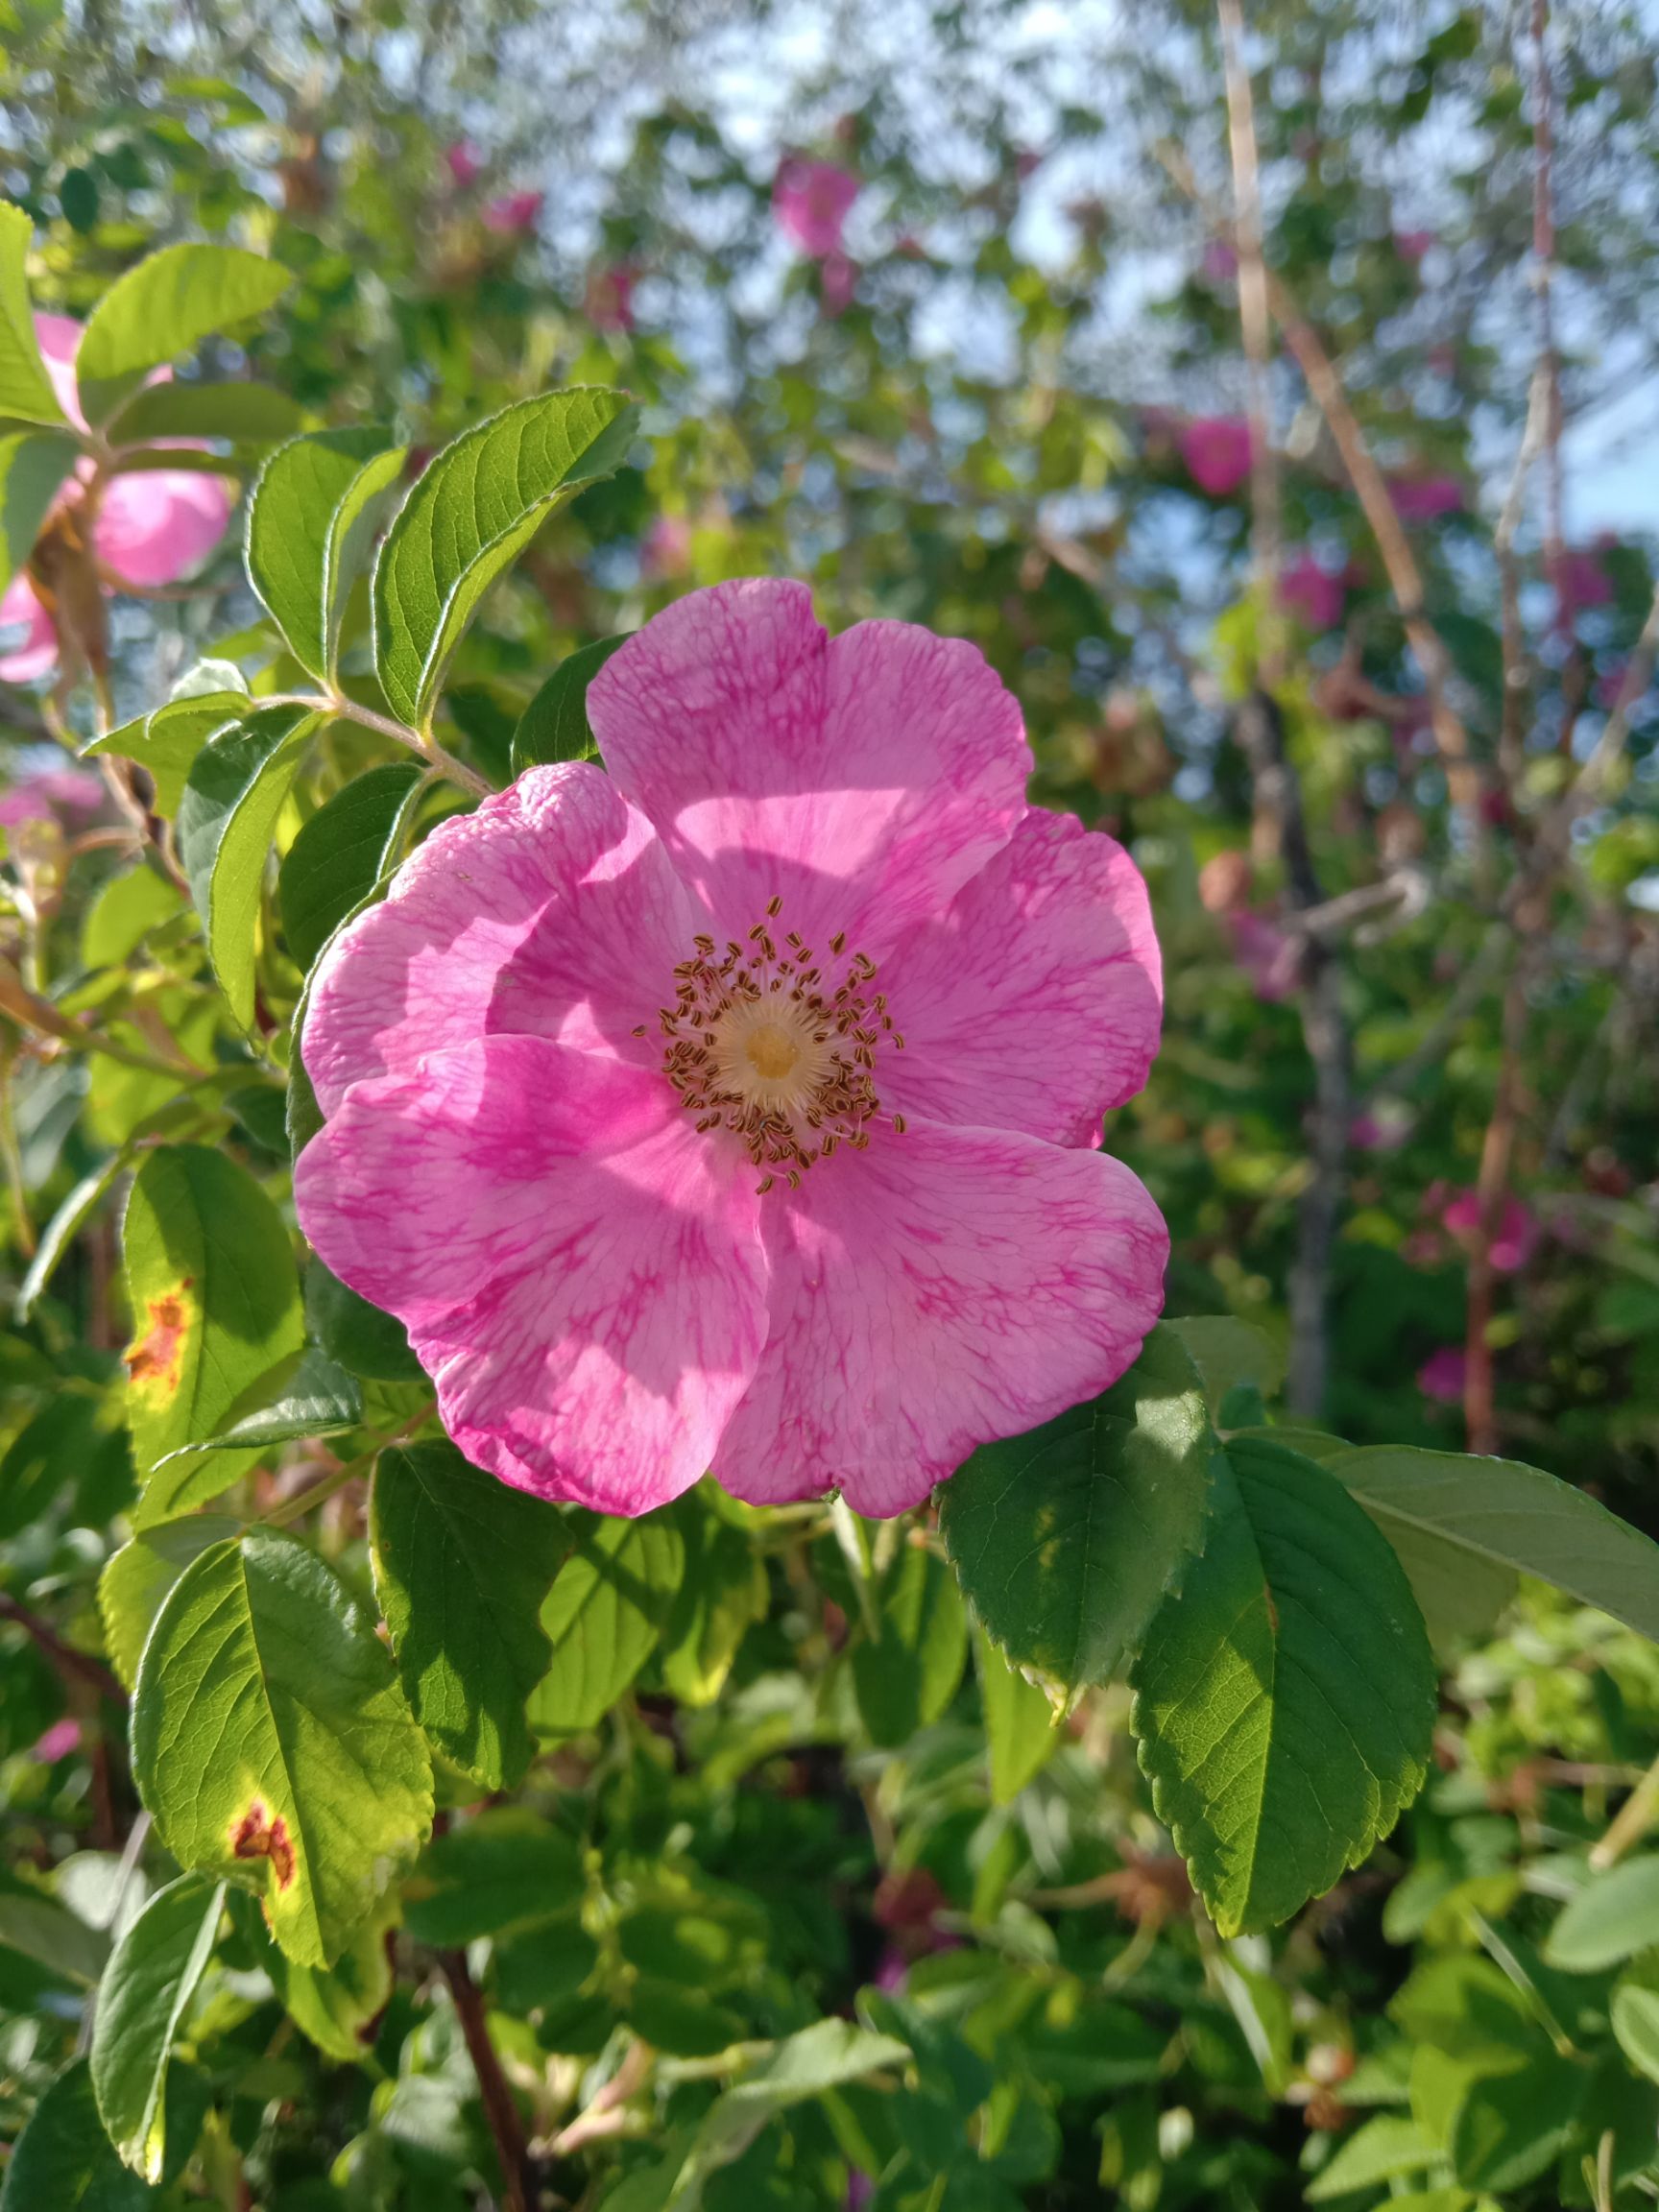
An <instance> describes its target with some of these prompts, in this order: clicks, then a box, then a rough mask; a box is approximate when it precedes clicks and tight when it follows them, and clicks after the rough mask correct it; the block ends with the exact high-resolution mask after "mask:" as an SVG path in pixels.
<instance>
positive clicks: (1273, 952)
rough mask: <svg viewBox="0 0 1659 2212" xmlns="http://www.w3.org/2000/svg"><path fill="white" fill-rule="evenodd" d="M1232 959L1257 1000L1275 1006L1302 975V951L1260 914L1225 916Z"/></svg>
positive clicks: (1290, 938) (1283, 932)
mask: <svg viewBox="0 0 1659 2212" xmlns="http://www.w3.org/2000/svg"><path fill="white" fill-rule="evenodd" d="M1226 920H1227V930H1228V934H1229V935H1230V936H1231V938H1232V940H1233V957H1234V959H1235V960H1237V961H1238V965H1239V967H1240V968H1242V969H1243V971H1244V973H1245V974H1246V975H1248V976H1249V978H1250V986H1251V989H1252V990H1253V991H1254V992H1255V994H1256V996H1257V998H1260V999H1262V1002H1263V1003H1264V1004H1266V1005H1269V1006H1276V1005H1278V1004H1279V1003H1280V1001H1281V1000H1282V999H1286V998H1289V997H1290V996H1291V994H1292V993H1293V992H1294V991H1295V989H1296V985H1297V982H1298V980H1299V979H1300V976H1301V973H1302V948H1301V946H1300V945H1299V944H1298V943H1297V941H1296V939H1295V938H1294V937H1287V936H1286V933H1285V931H1284V930H1283V929H1281V928H1280V927H1279V926H1278V925H1277V924H1276V923H1273V922H1269V921H1267V920H1266V918H1265V917H1264V916H1262V915H1261V914H1229V915H1228V916H1227V918H1226Z"/></svg>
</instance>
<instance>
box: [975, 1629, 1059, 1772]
mask: <svg viewBox="0 0 1659 2212" xmlns="http://www.w3.org/2000/svg"><path fill="white" fill-rule="evenodd" d="M974 1659H975V1661H976V1662H977V1665H978V1669H979V1695H980V1699H981V1702H982V1703H983V1705H984V1708H985V1743H986V1747H987V1749H988V1750H989V1752H990V1755H991V1797H992V1802H993V1803H994V1804H998V1805H1011V1804H1012V1803H1013V1802H1014V1800H1015V1798H1016V1797H1018V1796H1019V1794H1020V1792H1021V1791H1022V1790H1023V1789H1024V1787H1025V1785H1026V1783H1027V1782H1030V1781H1032V1780H1034V1779H1035V1777H1036V1776H1037V1775H1038V1774H1040V1773H1041V1772H1042V1770H1043V1768H1044V1767H1046V1766H1047V1764H1048V1762H1049V1760H1050V1759H1051V1758H1052V1757H1053V1755H1054V1752H1055V1749H1056V1747H1057V1746H1058V1744H1059V1742H1060V1731H1059V1729H1058V1728H1057V1727H1056V1726H1055V1724H1054V1723H1055V1713H1054V1707H1053V1706H1052V1704H1051V1703H1050V1702H1049V1700H1048V1698H1047V1697H1046V1695H1045V1694H1044V1693H1043V1692H1042V1691H1041V1690H1039V1689H1038V1688H1037V1686H1036V1685H1035V1683H1032V1682H1028V1681H1027V1680H1026V1679H1025V1677H1024V1675H1023V1674H1022V1673H1021V1671H1020V1670H1019V1668H1018V1667H1016V1666H1014V1665H1013V1664H1012V1662H1011V1661H1009V1660H1008V1659H1006V1658H1004V1657H1003V1655H1002V1653H1001V1651H1000V1650H999V1649H998V1647H997V1646H996V1645H995V1644H993V1643H992V1641H991V1639H990V1637H989V1636H987V1635H986V1633H985V1631H984V1630H983V1629H982V1628H980V1629H976V1630H975V1632H974Z"/></svg>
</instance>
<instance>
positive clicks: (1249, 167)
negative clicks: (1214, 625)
mask: <svg viewBox="0 0 1659 2212" xmlns="http://www.w3.org/2000/svg"><path fill="white" fill-rule="evenodd" d="M1218 12H1219V15H1220V21H1221V51H1222V56H1223V59H1224V61H1225V65H1226V77H1227V130H1228V143H1229V148H1230V151H1231V155H1232V160H1233V210H1234V252H1235V254H1236V255H1237V258H1238V322H1239V326H1240V329H1241V332H1242V335H1243V339H1244V358H1245V361H1246V362H1247V363H1248V365H1249V387H1248V388H1249V395H1250V397H1249V416H1250V507H1251V554H1252V559H1253V562H1254V565H1255V570H1256V589H1257V593H1258V596H1259V598H1260V600H1261V608H1260V612H1259V616H1258V619H1259V620H1260V622H1261V624H1262V654H1261V664H1262V682H1263V683H1264V684H1265V685H1267V687H1268V688H1269V690H1271V689H1272V688H1273V687H1274V685H1276V684H1277V683H1278V682H1279V679H1280V676H1281V675H1282V673H1283V661H1284V631H1285V624H1284V620H1283V617H1282V614H1281V612H1280V607H1279V559H1280V546H1281V539H1282V527H1281V521H1280V502H1279V467H1278V461H1277V458H1276V456H1275V454H1274V451H1273V415H1272V391H1271V387H1270V384H1269V381H1268V378H1269V373H1270V369H1271V350H1272V323H1271V319H1270V317H1269V315H1268V311H1267V266H1266V262H1265V261H1264V259H1263V257H1262V180H1261V164H1260V161H1259V159H1258V156H1257V148H1256V111H1255V105H1254V102H1253V100H1252V97H1251V91H1250V72H1249V70H1248V68H1247V67H1246V66H1245V63H1244V53H1243V46H1244V23H1243V17H1242V14H1241V12H1240V10H1239V5H1238V0H1218Z"/></svg>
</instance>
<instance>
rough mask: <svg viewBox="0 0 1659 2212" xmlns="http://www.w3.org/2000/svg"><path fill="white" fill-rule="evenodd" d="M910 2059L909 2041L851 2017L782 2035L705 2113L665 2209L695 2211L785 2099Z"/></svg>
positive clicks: (793, 2100) (816, 2093) (820, 2092)
mask: <svg viewBox="0 0 1659 2212" xmlns="http://www.w3.org/2000/svg"><path fill="white" fill-rule="evenodd" d="M909 2062H910V2050H909V2046H908V2045H907V2044H904V2043H901V2042H900V2041H899V2040H898V2038H897V2037H896V2036H893V2035H878V2034H875V2033H873V2032H872V2031H871V2030H869V2029H868V2028H859V2027H855V2026H854V2023H853V2022H852V2021H851V2020H815V2021H814V2022H813V2023H812V2025H811V2027H810V2028H803V2029H801V2030H800V2031H799V2032H798V2033H796V2034H794V2035H786V2036H785V2037H784V2038H783V2040H782V2042H781V2043H780V2044H778V2045H777V2046H776V2047H775V2049H774V2050H773V2051H772V2052H771V2054H770V2055H769V2056H767V2057H765V2058H763V2059H761V2060H760V2062H759V2064H758V2065H757V2066H755V2067H753V2068H752V2069H751V2070H750V2072H749V2073H748V2074H747V2075H745V2076H744V2077H743V2079H742V2080H739V2081H738V2082H736V2083H735V2084H734V2086H733V2087H732V2088H730V2089H727V2090H724V2091H723V2092H722V2093H721V2094H720V2095H719V2096H718V2097H716V2098H715V2100H714V2102H713V2104H710V2105H709V2109H708V2111H707V2112H705V2113H704V2115H703V2118H702V2121H701V2122H700V2123H699V2126H698V2128H697V2133H696V2135H695V2137H694V2138H693V2140H692V2144H691V2149H690V2152H689V2153H688V2155H687V2156H686V2158H685V2162H684V2164H683V2165H682V2166H681V2168H680V2172H679V2174H678V2176H677V2177H676V2179H675V2182H674V2187H673V2192H672V2194H671V2195H670V2197H669V2199H668V2205H669V2212H695V2207H696V2206H698V2205H699V2204H701V2202H702V2201H703V2192H704V2190H705V2188H706V2186H707V2185H708V2182H709V2178H710V2176H712V2175H714V2174H715V2173H716V2172H718V2170H719V2169H720V2168H721V2167H722V2166H729V2165H730V2164H731V2163H732V2162H733V2159H735V2158H740V2157H741V2156H742V2154H743V2152H745V2151H747V2150H748V2148H749V2146H750V2144H751V2143H753V2142H754V2140H755V2138H756V2136H757V2135H758V2134H759V2132H760V2130H761V2128H764V2127H765V2126H766V2124H767V2122H768V2121H769V2120H772V2119H774V2118H775V2117H776V2116H777V2114H779V2113H780V2112H783V2111H787V2109H788V2108H789V2106H790V2105H792V2104H802V2103H803V2102H804V2101H805V2099H807V2098H809V2097H822V2096H824V2095H825V2094H826V2093H827V2092H828V2091H829V2090H831V2089H839V2088H843V2087H845V2086H846V2084H847V2083H848V2082H850V2081H863V2080H868V2078H869V2077H870V2076H871V2075H872V2074H878V2073H881V2072H883V2071H885V2070H886V2069H888V2068H890V2067H896V2066H904V2065H908V2064H909Z"/></svg>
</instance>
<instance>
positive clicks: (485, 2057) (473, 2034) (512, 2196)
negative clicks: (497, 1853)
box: [438, 1951, 537, 2212]
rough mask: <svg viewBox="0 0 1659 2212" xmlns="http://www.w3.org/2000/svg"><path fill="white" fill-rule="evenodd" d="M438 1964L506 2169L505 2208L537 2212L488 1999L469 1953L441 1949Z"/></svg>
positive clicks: (530, 2172)
mask: <svg viewBox="0 0 1659 2212" xmlns="http://www.w3.org/2000/svg"><path fill="white" fill-rule="evenodd" d="M438 1962H439V1964H440V1965H441V1966H442V1967H443V1969H444V1979H445V1981H446V1982H447V1983H448V1984H449V1994H450V1996H451V1997H452V1998H453V1999H454V2001H455V2016H456V2018H457V2019H458V2020H459V2021H460V2023H461V2032H462V2035H463V2036H464V2037H465V2038H466V2043H467V2055H468V2056H469V2058H470V2059H471V2061H472V2071H473V2073H474V2074H475V2075H476V2076H477V2077H478V2095H479V2099H480V2101H481V2103H482V2104H483V2106H484V2117H485V2119H486V2121H487V2122H488V2123H489V2127H490V2135H491V2139H492V2141H493V2143H494V2145H495V2155H496V2158H497V2159H498V2160H499V2162H500V2167H501V2200H502V2206H503V2212H534V2207H535V2204H536V2199H537V2189H536V2180H535V2174H534V2170H533V2169H532V2167H531V2163H530V2146H529V2143H528V2141H527V2139H526V2137H525V2134H524V2123H523V2122H522V2120H520V2119H519V2117H518V2107H517V2104H515V2103H514V2102H513V2091H512V2089H511V2088H510V2086H509V2085H508V2081H507V2077H506V2075H505V2074H504V2073H503V2072H502V2070H501V2060H500V2057H499V2056H498V2054H497V2052H496V2049H495V2046H494V2044H493V2043H492V2042H491V2040H490V2024H489V2021H488V2020H487V2019H486V2018H485V2013H484V1999H483V1997H482V1996H481V1995H480V1993H479V1989H478V1984H477V1983H476V1982H474V1981H473V1979H472V1976H471V1974H470V1972H469V1969H468V1965H467V1954H466V1953H465V1952H464V1951H441V1952H440V1953H439V1955H438Z"/></svg>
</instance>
